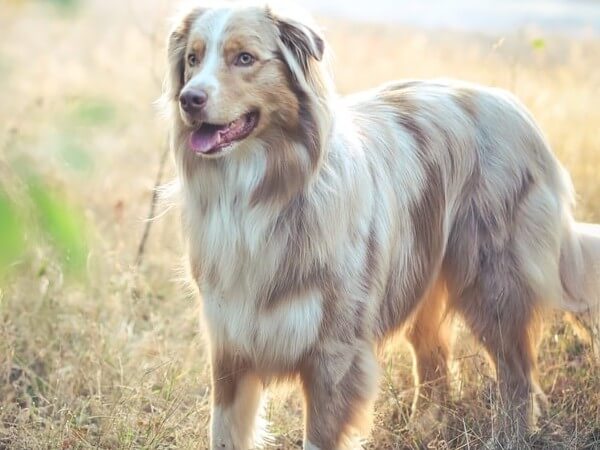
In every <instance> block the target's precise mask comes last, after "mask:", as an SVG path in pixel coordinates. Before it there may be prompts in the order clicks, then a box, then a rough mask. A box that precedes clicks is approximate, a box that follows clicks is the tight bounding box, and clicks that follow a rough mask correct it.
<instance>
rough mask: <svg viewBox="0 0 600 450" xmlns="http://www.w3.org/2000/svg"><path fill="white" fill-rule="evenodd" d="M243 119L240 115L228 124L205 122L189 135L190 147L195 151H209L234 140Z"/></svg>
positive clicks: (243, 122) (240, 131)
mask: <svg viewBox="0 0 600 450" xmlns="http://www.w3.org/2000/svg"><path fill="white" fill-rule="evenodd" d="M244 125H245V120H244V118H242V117H240V118H239V119H236V120H235V121H233V122H231V123H230V124H229V125H228V126H218V125H210V124H205V125H203V126H202V127H200V129H198V130H196V131H194V132H193V133H192V135H191V136H190V147H191V148H192V150H193V151H195V152H196V153H209V152H210V151H212V150H214V149H215V148H217V147H219V146H224V145H226V144H228V143H229V142H231V141H233V140H235V139H236V138H237V137H238V136H239V135H240V134H241V133H242V132H243V130H244Z"/></svg>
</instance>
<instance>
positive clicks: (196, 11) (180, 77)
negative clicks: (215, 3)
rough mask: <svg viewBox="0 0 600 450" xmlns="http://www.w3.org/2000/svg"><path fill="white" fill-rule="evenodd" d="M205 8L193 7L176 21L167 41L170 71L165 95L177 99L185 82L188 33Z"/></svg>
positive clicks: (169, 98) (170, 98)
mask: <svg viewBox="0 0 600 450" xmlns="http://www.w3.org/2000/svg"><path fill="white" fill-rule="evenodd" d="M204 11H205V9H204V8H193V9H192V10H191V11H187V12H185V13H184V14H183V15H182V16H181V17H180V18H179V19H177V20H176V21H175V26H174V27H173V29H172V31H171V33H170V34H169V40H168V43H167V64H168V72H167V77H166V80H165V88H164V90H165V96H166V98H167V99H168V100H177V98H178V97H179V93H180V92H181V89H183V85H184V84H185V50H186V48H187V40H188V34H189V32H190V28H191V26H192V24H193V23H194V21H195V20H196V19H197V18H198V17H200V16H201V15H202V14H203V13H204Z"/></svg>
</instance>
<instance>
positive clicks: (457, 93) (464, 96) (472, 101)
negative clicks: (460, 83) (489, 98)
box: [454, 88, 479, 123]
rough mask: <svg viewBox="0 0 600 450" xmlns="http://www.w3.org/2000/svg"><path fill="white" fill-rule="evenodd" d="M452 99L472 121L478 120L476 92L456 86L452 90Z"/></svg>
mask: <svg viewBox="0 0 600 450" xmlns="http://www.w3.org/2000/svg"><path fill="white" fill-rule="evenodd" d="M454 100H455V101H456V103H457V104H458V106H459V107H460V108H461V109H462V110H463V111H464V112H465V113H466V114H467V115H468V116H469V117H470V118H471V120H473V123H477V121H478V120H479V116H478V109H479V108H478V106H477V94H476V93H475V92H473V90H472V89H468V88H456V89H455V90H454Z"/></svg>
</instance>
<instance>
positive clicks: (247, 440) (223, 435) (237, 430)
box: [210, 354, 263, 450]
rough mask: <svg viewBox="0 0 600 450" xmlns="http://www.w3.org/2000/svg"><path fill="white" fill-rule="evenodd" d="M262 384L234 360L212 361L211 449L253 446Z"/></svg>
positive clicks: (218, 357) (223, 357) (222, 357)
mask: <svg viewBox="0 0 600 450" xmlns="http://www.w3.org/2000/svg"><path fill="white" fill-rule="evenodd" d="M262 390H263V385H262V381H261V380H260V378H259V377H258V376H257V375H256V373H254V372H253V371H252V370H250V369H249V368H248V366H247V365H246V364H245V363H244V362H243V361H239V360H238V359H237V358H235V357H230V356H228V355H224V354H218V355H215V356H213V358H212V414H211V432H210V443H211V448H212V450H217V449H218V450H250V449H253V448H254V446H255V439H256V435H255V433H256V431H257V430H256V416H257V412H258V408H259V405H260V399H261V394H262Z"/></svg>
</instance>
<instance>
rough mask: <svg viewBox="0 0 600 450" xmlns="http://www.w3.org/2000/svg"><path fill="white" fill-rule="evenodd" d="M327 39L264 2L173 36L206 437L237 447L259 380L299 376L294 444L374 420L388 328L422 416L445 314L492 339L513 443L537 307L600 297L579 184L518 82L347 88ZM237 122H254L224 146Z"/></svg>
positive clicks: (443, 377)
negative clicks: (207, 380)
mask: <svg viewBox="0 0 600 450" xmlns="http://www.w3.org/2000/svg"><path fill="white" fill-rule="evenodd" d="M326 53H327V49H326V47H325V45H324V41H323V39H322V37H321V36H320V35H319V33H318V32H317V31H316V30H315V29H314V28H312V27H311V26H310V25H309V24H307V23H305V22H304V21H302V20H298V19H296V18H290V17H288V16H284V15H281V14H280V13H278V12H277V11H275V10H273V9H271V8H266V7H243V8H242V7H239V8H238V7H227V8H215V9H199V8H196V9H192V10H190V11H189V12H188V13H187V14H186V15H185V16H184V17H183V19H181V21H180V22H179V23H178V24H177V25H176V28H175V30H174V31H173V33H172V34H171V37H170V39H169V64H170V71H169V76H168V80H167V88H166V92H167V94H166V95H167V98H168V102H169V105H170V108H171V120H172V144H173V151H174V155H175V159H176V161H177V165H178V170H179V177H180V181H181V185H182V195H183V200H184V207H183V214H184V218H183V222H184V229H185V235H186V238H187V240H188V245H189V256H190V263H191V266H192V271H191V272H192V274H193V276H194V278H195V281H196V283H197V284H198V287H199V289H200V292H201V295H202V300H203V311H204V320H205V322H206V328H207V330H208V340H209V344H210V348H211V359H212V369H213V400H212V401H213V409H212V411H213V413H212V425H211V430H212V431H211V442H212V444H211V445H212V446H213V448H229V449H234V448H235V449H247V448H250V447H251V446H252V445H253V444H252V442H253V440H254V438H255V437H256V436H255V430H254V419H255V416H256V414H257V412H258V409H259V405H260V397H261V392H262V389H263V387H264V386H266V385H268V384H269V383H270V382H271V381H274V380H277V379H291V378H298V379H299V380H300V382H301V383H302V386H303V390H304V395H305V401H306V424H305V425H306V432H305V448H312V449H314V448H319V449H321V450H325V449H334V448H343V447H348V446H350V445H352V444H351V442H352V440H351V437H352V435H353V433H355V432H356V431H357V430H362V429H364V428H366V427H367V426H368V423H369V417H368V416H369V414H368V411H369V405H370V404H371V403H372V401H373V399H374V396H375V393H376V380H377V364H376V362H375V361H376V359H375V354H376V348H377V346H378V345H380V344H381V343H382V342H383V341H385V340H386V338H387V337H389V336H390V335H392V334H393V333H395V332H397V331H401V330H404V331H405V333H406V337H407V339H408V341H409V343H411V345H412V347H413V350H414V355H415V366H416V371H415V376H416V382H417V384H418V385H421V384H423V383H425V384H426V385H427V386H428V387H427V388H426V389H420V390H418V391H417V393H416V396H415V401H414V409H415V411H414V412H413V417H414V418H418V416H419V414H418V412H419V408H422V407H426V406H427V404H428V402H430V401H432V400H433V399H435V400H436V401H438V402H442V401H443V397H444V396H445V393H446V391H447V377H448V373H447V372H448V358H449V357H450V353H451V351H450V350H451V349H450V341H451V337H450V334H451V333H450V326H449V323H448V321H449V318H450V317H451V315H452V314H453V313H455V314H458V315H459V316H460V317H461V318H462V319H463V320H464V321H465V323H466V324H467V325H468V327H469V328H470V329H471V331H472V332H473V333H474V335H475V337H476V338H477V339H478V340H479V341H480V342H481V343H482V344H483V346H484V347H485V349H486V351H487V352H488V353H489V355H490V358H491V359H492V361H493V363H494V365H495V368H496V370H497V373H498V379H499V387H500V392H501V396H502V397H501V398H502V404H503V406H504V407H505V408H506V413H507V415H506V416H503V417H504V418H505V420H503V422H502V430H503V432H504V433H505V438H506V439H507V440H510V439H515V440H516V441H514V442H515V445H519V443H520V441H519V440H520V439H522V438H524V437H525V436H526V432H527V430H528V427H529V425H530V424H531V422H532V420H533V412H534V409H535V408H534V406H533V403H532V402H533V401H534V393H535V392H537V391H538V388H537V385H536V380H535V374H536V369H535V364H536V348H537V340H538V338H539V333H540V330H541V326H540V323H541V322H540V315H541V312H542V311H543V309H545V308H547V307H550V306H555V307H569V308H572V309H577V308H580V309H585V308H588V309H589V308H590V305H597V304H599V303H600V301H599V299H598V298H597V297H594V298H591V297H592V296H593V295H597V294H595V291H594V290H593V287H594V286H595V284H594V283H597V279H598V277H597V275H596V274H591V272H589V271H588V267H590V266H592V267H597V265H598V263H599V262H600V250H599V249H597V248H595V247H594V249H583V248H582V245H584V244H586V243H588V242H590V241H593V242H594V243H597V242H599V241H600V238H595V237H594V238H592V237H590V236H592V235H591V234H590V233H582V232H576V231H575V229H574V224H573V219H572V215H571V207H572V203H573V195H572V187H571V184H570V181H569V179H568V177H567V175H566V174H565V172H564V170H563V169H562V167H561V166H560V165H559V163H558V162H557V160H556V158H555V157H554V156H553V155H552V153H551V151H550V150H549V147H548V145H547V144H546V142H545V140H544V138H543V136H542V134H541V133H540V131H539V130H538V128H537V126H536V125H535V123H534V122H533V120H532V118H531V117H530V116H529V114H528V113H527V112H526V111H525V109H524V107H523V106H522V105H521V104H520V103H518V101H517V100H515V99H514V98H513V97H512V96H510V95H509V94H507V93H506V92H503V91H500V90H496V89H488V88H483V87H479V86H475V85H471V84H466V83H460V82H456V81H429V82H428V81H406V82H396V83H391V84H388V85H386V86H382V87H381V88H378V89H376V90H373V91H370V92H366V93H362V94H358V95H355V96H352V97H349V98H346V99H339V98H337V97H336V96H335V94H334V92H333V90H332V89H331V80H330V78H329V75H328V73H329V72H328V71H327V66H326V60H327V58H326V56H327V55H326ZM180 100H181V101H180ZM190 102H191V103H190ZM190 105H191V106H190ZM249 117H252V118H253V120H249V119H248V118H249ZM242 120H246V122H245V123H246V125H247V127H250V128H249V131H248V133H247V134H246V133H245V134H244V136H243V138H240V139H237V138H235V139H233V138H232V139H231V140H226V141H225V142H224V143H223V141H222V140H221V138H222V136H228V134H227V132H226V131H224V130H229V129H230V128H231V127H232V126H233V125H232V124H239V123H241V122H240V121H242ZM228 127H229V128H228ZM235 136H238V134H236V135H235ZM200 138H202V139H203V141H202V145H196V144H197V141H198V139H200ZM213 142H217V143H219V144H218V145H213ZM596 247H597V246H596ZM594 307H596V306H594ZM429 308H430V309H431V313H428V309H429ZM365 412H367V413H366V414H364V413H365Z"/></svg>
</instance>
